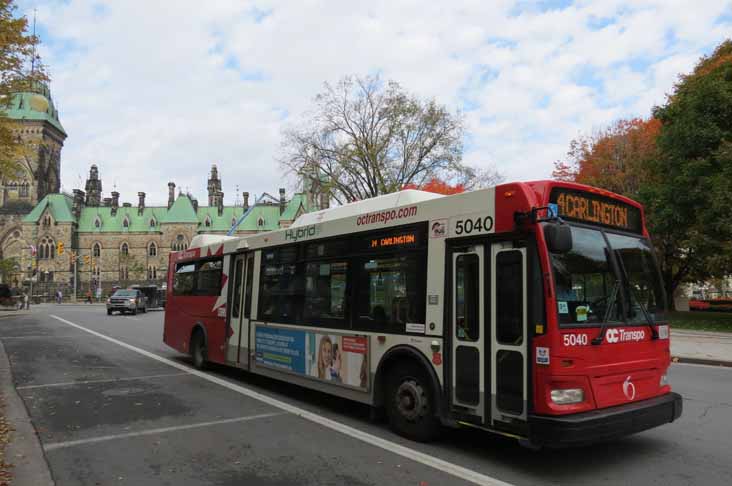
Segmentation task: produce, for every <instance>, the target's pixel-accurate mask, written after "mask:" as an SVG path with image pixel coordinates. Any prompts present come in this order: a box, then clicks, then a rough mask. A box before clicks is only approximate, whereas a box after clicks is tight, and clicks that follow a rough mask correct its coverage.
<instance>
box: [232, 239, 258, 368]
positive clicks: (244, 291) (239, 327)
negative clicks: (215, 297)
mask: <svg viewBox="0 0 732 486" xmlns="http://www.w3.org/2000/svg"><path fill="white" fill-rule="evenodd" d="M253 271H254V254H253V253H246V254H240V255H237V256H236V259H235V261H234V272H233V288H232V290H231V296H230V299H231V300H230V302H231V310H230V314H229V327H230V329H229V332H228V334H229V339H228V341H227V346H226V361H227V362H228V363H229V364H232V365H235V366H239V367H242V368H245V369H248V368H249V359H248V356H249V318H250V315H251V309H252V302H251V300H252V299H251V295H252V276H253Z"/></svg>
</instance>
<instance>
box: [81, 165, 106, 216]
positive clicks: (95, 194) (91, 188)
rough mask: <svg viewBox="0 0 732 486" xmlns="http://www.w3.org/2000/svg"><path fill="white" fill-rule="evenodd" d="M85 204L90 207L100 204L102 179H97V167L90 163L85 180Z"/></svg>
mask: <svg viewBox="0 0 732 486" xmlns="http://www.w3.org/2000/svg"><path fill="white" fill-rule="evenodd" d="M85 189H86V205H87V206H91V207H97V206H101V202H102V181H101V179H99V169H98V168H97V166H96V165H92V166H91V169H90V170H89V178H88V179H87V180H86V186H85Z"/></svg>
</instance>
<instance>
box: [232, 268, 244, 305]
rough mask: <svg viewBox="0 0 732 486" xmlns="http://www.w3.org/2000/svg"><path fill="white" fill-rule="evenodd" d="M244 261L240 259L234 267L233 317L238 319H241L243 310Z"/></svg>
mask: <svg viewBox="0 0 732 486" xmlns="http://www.w3.org/2000/svg"><path fill="white" fill-rule="evenodd" d="M243 263H244V260H242V259H241V258H239V259H238V260H237V261H236V265H235V266H234V292H233V293H232V296H231V299H232V303H231V317H232V318H233V319H236V318H238V317H239V311H240V309H241V282H242V264H243Z"/></svg>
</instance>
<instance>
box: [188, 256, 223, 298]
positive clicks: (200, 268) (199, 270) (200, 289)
mask: <svg viewBox="0 0 732 486" xmlns="http://www.w3.org/2000/svg"><path fill="white" fill-rule="evenodd" d="M222 266H223V260H222V259H218V260H209V261H205V262H199V263H198V264H197V265H196V275H197V278H196V288H195V290H194V291H193V293H194V294H195V295H219V293H221V268H222Z"/></svg>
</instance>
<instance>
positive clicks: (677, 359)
mask: <svg viewBox="0 0 732 486" xmlns="http://www.w3.org/2000/svg"><path fill="white" fill-rule="evenodd" d="M671 363H682V364H698V365H706V366H721V367H723V368H732V361H722V360H718V359H704V358H685V357H683V356H672V357H671Z"/></svg>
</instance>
